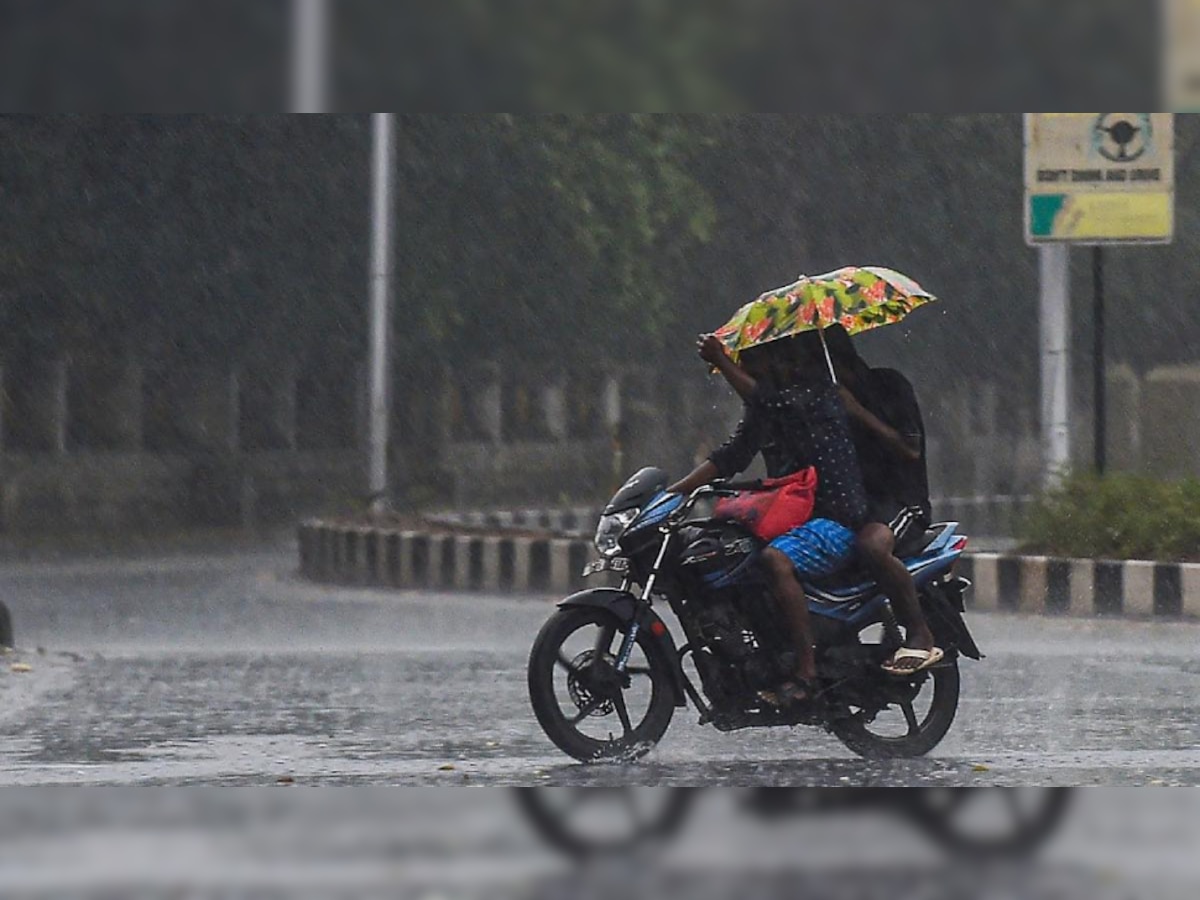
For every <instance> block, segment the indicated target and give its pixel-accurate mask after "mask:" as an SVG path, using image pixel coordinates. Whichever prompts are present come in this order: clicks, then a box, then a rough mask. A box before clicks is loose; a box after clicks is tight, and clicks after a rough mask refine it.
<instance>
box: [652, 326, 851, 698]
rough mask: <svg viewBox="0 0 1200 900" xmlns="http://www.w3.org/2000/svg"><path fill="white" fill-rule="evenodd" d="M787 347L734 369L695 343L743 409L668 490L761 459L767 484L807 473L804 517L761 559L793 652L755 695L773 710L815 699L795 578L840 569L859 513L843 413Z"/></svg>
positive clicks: (758, 352)
mask: <svg viewBox="0 0 1200 900" xmlns="http://www.w3.org/2000/svg"><path fill="white" fill-rule="evenodd" d="M785 344H787V345H789V346H784V345H785ZM794 344H795V339H790V340H787V341H777V342H774V343H772V344H767V345H765V346H762V347H755V348H753V349H751V350H747V351H745V352H744V353H743V354H742V365H741V366H739V365H738V364H737V363H735V362H734V361H733V360H732V359H731V358H730V357H729V355H728V354H727V353H726V351H725V348H724V346H723V345H722V344H721V342H720V341H718V340H717V339H716V338H715V337H713V336H711V335H709V336H707V337H705V338H702V339H701V341H700V344H699V347H698V349H699V353H700V357H701V359H703V360H704V361H705V362H707V363H709V364H710V365H712V366H714V367H716V368H717V370H718V371H720V372H721V374H722V375H724V376H725V378H726V380H727V381H729V383H730V385H731V386H732V387H733V388H734V390H735V391H737V393H738V394H739V395H740V396H741V397H742V399H743V401H744V402H745V412H744V415H743V418H742V420H741V422H740V423H739V424H738V427H737V430H736V431H735V432H734V434H733V435H732V436H731V437H730V438H729V440H727V441H726V442H725V443H724V444H723V445H722V446H721V447H719V448H718V449H717V450H715V451H714V452H713V453H712V454H711V455H710V456H709V458H708V459H707V460H705V461H704V462H703V463H701V464H700V465H699V466H698V467H697V468H696V469H695V470H694V471H693V472H692V473H691V474H690V475H688V476H687V477H686V478H684V479H683V480H682V481H679V482H678V483H676V484H674V485H672V486H671V487H670V488H668V490H669V491H670V492H672V493H681V494H690V493H691V492H692V491H694V490H695V489H696V488H698V487H700V486H702V485H705V484H708V483H709V482H711V481H713V480H715V479H717V478H729V477H730V476H732V475H734V474H736V473H738V472H741V471H743V470H744V469H746V468H747V467H748V466H749V465H750V463H751V461H752V460H753V459H754V457H755V456H756V455H757V454H758V453H760V452H761V453H762V455H763V461H764V462H765V464H766V468H767V475H768V477H770V478H781V477H784V476H787V475H791V474H793V473H795V472H798V471H800V470H802V469H806V468H809V467H813V468H815V469H816V471H817V480H818V485H817V494H816V500H815V506H814V510H813V518H812V519H810V520H809V521H808V522H805V523H798V524H797V527H795V528H793V529H792V530H791V531H789V532H787V533H786V534H784V535H782V536H781V537H778V538H776V539H775V540H773V541H772V542H771V543H770V546H768V547H767V549H766V550H764V551H763V555H762V560H763V564H764V566H765V568H766V570H767V574H768V576H769V579H770V582H771V590H772V593H773V594H774V596H775V599H776V601H777V602H778V603H779V604H780V606H781V609H782V611H783V613H784V617H785V619H786V621H787V624H788V627H789V630H790V632H791V637H792V640H793V642H794V644H795V647H796V652H797V663H796V671H795V678H794V680H792V681H788V682H785V683H784V684H783V685H781V686H780V688H779V690H778V692H777V693H776V694H775V695H768V696H764V697H763V699H764V700H765V701H766V702H768V703H771V702H774V703H776V704H777V705H791V704H794V703H800V702H804V701H806V700H811V699H814V698H815V697H816V688H815V681H816V677H817V666H816V657H815V655H814V652H813V639H812V629H811V626H810V623H809V612H808V598H807V597H806V596H805V593H804V588H803V587H802V585H801V582H800V579H801V578H823V577H827V576H829V575H832V574H834V573H835V572H837V571H838V570H839V569H841V568H843V567H844V566H845V565H846V564H847V562H849V560H850V559H851V557H852V556H853V553H854V547H855V535H856V532H857V531H858V530H859V528H861V527H862V525H863V523H864V522H865V521H866V518H867V511H868V509H867V498H866V494H865V492H864V490H863V486H862V475H861V474H860V472H859V469H858V459H857V456H856V455H855V452H854V445H853V443H852V441H851V438H850V427H849V423H848V421H847V418H846V411H845V407H844V406H843V405H842V402H841V400H840V398H839V396H838V393H837V389H836V388H835V386H834V385H833V384H832V383H831V382H830V380H829V378H828V377H827V376H826V377H825V378H821V377H819V376H818V377H814V372H813V370H812V367H811V366H810V367H809V369H808V370H807V371H801V372H799V373H798V372H797V367H796V365H795V359H794V358H793V351H794V349H795V348H794V346H792V345H794Z"/></svg>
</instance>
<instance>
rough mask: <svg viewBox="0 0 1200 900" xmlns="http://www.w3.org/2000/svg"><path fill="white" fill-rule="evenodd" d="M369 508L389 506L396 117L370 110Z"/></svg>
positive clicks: (378, 511) (376, 510)
mask: <svg viewBox="0 0 1200 900" xmlns="http://www.w3.org/2000/svg"><path fill="white" fill-rule="evenodd" d="M371 134H372V140H371V162H372V172H371V376H370V419H371V422H370V445H371V462H370V491H371V511H372V512H376V513H381V512H384V511H385V510H387V508H388V506H389V498H388V495H387V490H388V477H387V476H388V472H387V462H388V431H389V426H390V418H391V416H390V412H391V380H392V375H391V367H392V366H391V363H392V358H391V346H390V345H391V324H392V231H393V227H394V222H395V198H394V190H393V186H394V183H395V177H394V176H395V168H396V165H395V162H396V147H395V143H396V142H395V134H396V123H395V117H394V116H393V115H392V113H375V114H373V115H372V116H371Z"/></svg>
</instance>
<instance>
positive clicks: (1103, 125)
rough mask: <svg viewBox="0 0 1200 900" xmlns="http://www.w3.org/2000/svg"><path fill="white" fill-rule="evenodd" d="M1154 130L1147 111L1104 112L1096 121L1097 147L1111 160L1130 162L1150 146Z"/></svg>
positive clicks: (1101, 153)
mask: <svg viewBox="0 0 1200 900" xmlns="http://www.w3.org/2000/svg"><path fill="white" fill-rule="evenodd" d="M1152 137H1153V130H1152V128H1151V125H1150V117H1149V116H1148V115H1147V114H1146V113H1102V114H1101V116H1100V119H1099V120H1098V121H1097V122H1096V128H1095V140H1096V149H1097V150H1099V151H1100V155H1101V156H1103V157H1104V158H1105V159H1107V160H1109V161H1111V162H1117V163H1130V162H1134V161H1135V160H1137V159H1139V158H1141V156H1142V155H1143V154H1144V153H1145V152H1146V151H1147V150H1148V149H1149V148H1150V140H1151V138H1152Z"/></svg>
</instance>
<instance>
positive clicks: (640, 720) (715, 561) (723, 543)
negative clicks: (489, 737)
mask: <svg viewBox="0 0 1200 900" xmlns="http://www.w3.org/2000/svg"><path fill="white" fill-rule="evenodd" d="M667 484H668V481H667V475H666V473H665V472H663V471H662V470H661V469H654V468H647V469H643V470H642V471H640V472H639V473H638V474H637V475H635V476H634V477H633V478H631V479H630V480H629V481H628V482H627V483H626V484H625V485H624V486H623V487H622V488H621V489H620V490H619V491H618V492H617V494H616V495H615V496H614V497H613V499H612V500H611V501H610V503H609V504H608V506H607V507H606V508H605V510H604V513H603V516H602V517H601V520H600V523H599V528H598V529H597V532H596V541H595V543H596V549H597V550H598V551H599V554H600V558H599V559H598V560H596V561H595V562H592V563H590V564H589V565H588V566H587V567H586V569H585V570H584V574H585V575H587V576H594V575H599V574H601V573H614V574H612V575H611V576H610V577H611V578H613V579H614V581H615V580H616V579H619V580H620V584H619V586H616V587H605V588H596V589H592V590H586V591H583V592H581V593H578V594H575V595H573V596H571V597H568V598H566V599H565V600H563V601H562V602H561V603H560V604H559V606H558V609H557V611H556V612H555V613H554V614H553V615H552V616H551V617H550V619H549V620H548V621H547V622H546V624H545V625H544V626H543V627H542V629H541V631H540V633H539V634H538V636H537V639H536V640H535V641H534V645H533V648H532V651H531V653H530V658H529V669H528V679H529V693H530V699H531V702H532V704H533V709H534V712H535V714H536V715H537V719H538V722H539V724H540V725H541V727H542V729H543V730H544V731H545V733H546V735H547V736H548V737H549V738H550V739H551V740H552V741H553V742H554V743H555V745H557V746H558V747H559V749H561V750H562V751H563V752H564V753H566V754H568V755H569V756H572V757H574V758H575V759H578V760H580V761H583V762H599V761H604V760H621V759H624V760H633V759H637V758H639V757H641V756H643V755H645V754H646V753H648V752H649V751H650V750H651V749H653V748H654V747H655V746H656V745H657V744H658V742H659V741H660V740H661V739H662V737H663V735H664V734H665V733H666V731H667V728H668V727H669V726H670V724H671V719H672V718H673V716H674V714H675V711H676V710H677V709H683V708H685V707H686V706H687V705H688V703H689V702H690V703H691V704H692V706H694V707H695V709H696V710H698V711H699V713H700V723H701V724H702V725H706V724H708V725H712V726H714V727H715V728H717V729H718V730H719V731H722V732H731V731H736V730H739V729H744V728H757V727H779V726H782V727H793V726H797V725H809V726H815V727H819V728H824V729H825V730H826V731H828V732H830V733H832V734H834V735H836V736H837V737H838V738H839V739H840V740H841V741H842V742H843V743H844V744H845V745H846V746H847V747H849V748H850V749H851V750H853V751H854V752H855V753H858V754H859V755H861V756H864V757H867V758H874V759H880V758H911V757H919V756H923V755H925V754H927V753H929V752H930V751H931V750H933V748H934V747H936V746H937V745H938V744H939V743H940V742H941V740H942V739H943V738H944V737H945V736H946V733H947V732H948V731H949V730H950V726H951V725H952V724H953V722H954V716H955V713H956V712H957V709H958V698H959V671H958V661H959V659H960V658H961V657H964V656H965V657H967V658H969V659H975V660H978V659H982V654H981V653H980V651H979V648H978V646H976V644H975V641H974V639H973V638H972V637H971V633H970V631H969V630H968V628H967V625H966V623H965V621H964V619H963V613H964V604H963V594H964V591H965V590H966V589H967V588H968V587H969V582H967V581H966V580H965V579H962V578H958V577H956V576H955V575H954V571H953V568H954V563H955V561H956V560H957V559H958V558H959V557H960V556H961V555H962V553H963V550H964V549H965V548H966V544H967V538H966V536H964V535H961V534H959V533H958V526H957V524H956V523H945V524H940V525H936V526H934V527H933V528H932V529H930V530H929V531H928V532H926V533H925V534H924V535H918V538H919V540H918V541H916V542H915V544H914V545H913V546H911V547H908V548H898V553H900V554H901V555H902V558H903V559H904V560H905V564H906V565H907V567H908V570H909V571H910V572H911V573H912V576H913V579H914V581H915V582H916V585H917V589H918V592H919V595H920V600H921V605H922V608H923V610H924V612H925V615H926V618H927V619H928V620H929V625H930V628H931V629H932V630H933V633H934V636H935V637H936V639H937V642H938V646H940V647H942V648H943V649H944V650H945V651H946V656H945V658H944V659H943V660H942V661H941V662H940V663H938V664H937V665H936V666H934V667H932V668H930V669H927V670H925V671H923V672H919V673H917V674H914V675H912V676H910V677H900V676H896V675H890V674H887V673H885V672H884V671H883V670H882V669H881V666H882V665H883V663H884V662H885V661H887V660H888V659H889V658H890V657H891V656H892V655H893V654H894V653H895V652H896V650H897V649H899V648H900V646H901V645H902V642H903V638H902V634H901V630H900V628H899V625H898V623H897V621H896V617H895V615H894V613H893V611H892V607H891V603H890V601H889V600H888V599H887V598H886V597H885V596H884V595H883V594H882V593H881V592H880V590H879V588H878V586H877V585H875V584H874V583H873V582H872V581H871V580H870V579H868V578H867V577H865V575H864V573H862V572H855V571H848V572H845V573H843V574H841V575H839V576H837V577H835V578H834V579H833V580H830V581H828V582H822V583H815V584H806V585H805V589H806V592H807V594H808V596H809V599H810V607H811V610H812V613H813V615H812V622H813V630H814V636H815V640H816V644H817V667H818V676H819V677H818V681H819V686H820V691H819V693H818V695H817V696H816V697H814V698H813V699H812V700H811V701H809V702H806V703H801V704H795V705H793V706H789V707H786V708H783V709H779V708H777V707H776V706H773V705H771V704H769V703H766V702H764V700H763V699H762V698H761V697H760V694H761V693H762V692H764V691H769V690H771V689H772V688H774V687H775V686H777V685H778V684H779V683H780V682H781V681H783V680H785V679H786V678H787V677H788V676H789V675H790V673H791V672H792V671H794V668H795V655H794V651H793V649H792V647H791V645H790V642H789V640H788V637H787V635H788V631H787V629H786V627H785V626H784V623H783V620H782V616H781V614H780V612H779V610H778V609H777V606H776V603H775V601H774V599H773V598H772V597H771V595H770V593H769V591H768V589H767V582H766V580H765V575H764V573H763V572H762V567H761V566H759V564H758V559H759V555H760V554H761V552H762V549H763V543H762V542H761V541H760V540H759V539H758V538H756V537H755V536H754V535H753V534H751V533H750V532H749V531H746V530H745V529H744V528H742V527H741V526H739V525H737V524H736V523H733V522H729V521H724V520H721V519H718V518H716V517H714V512H715V509H716V504H717V501H718V500H719V499H720V498H721V497H724V496H730V495H732V494H734V493H736V492H737V491H738V490H739V489H745V487H746V486H740V487H739V486H737V485H733V484H727V483H725V484H723V483H720V482H718V483H716V484H714V485H708V486H705V487H702V488H699V489H698V490H696V491H695V492H694V493H692V494H691V495H690V496H687V497H684V496H681V495H678V494H668V493H666V491H665V488H666V485H667ZM663 601H665V602H666V604H667V605H668V606H669V608H670V610H671V612H672V613H673V614H674V616H675V618H676V620H677V621H678V623H679V627H680V628H681V629H682V632H683V638H684V642H683V645H682V646H679V645H678V644H677V641H676V638H675V636H674V635H673V634H672V631H671V629H670V628H669V627H668V626H667V624H666V623H665V622H664V621H663V619H662V618H660V616H659V615H658V614H657V613H656V612H655V609H654V604H655V603H656V602H663Z"/></svg>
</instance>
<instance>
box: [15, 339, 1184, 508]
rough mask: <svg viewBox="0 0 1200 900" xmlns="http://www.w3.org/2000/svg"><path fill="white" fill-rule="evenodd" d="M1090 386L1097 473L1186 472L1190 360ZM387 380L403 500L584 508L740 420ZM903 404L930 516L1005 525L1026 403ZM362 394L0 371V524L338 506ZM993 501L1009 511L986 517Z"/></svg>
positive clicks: (581, 381)
mask: <svg viewBox="0 0 1200 900" xmlns="http://www.w3.org/2000/svg"><path fill="white" fill-rule="evenodd" d="M1108 384H1109V425H1108V440H1109V459H1110V465H1111V466H1112V468H1113V470H1116V471H1139V472H1149V473H1152V474H1156V475H1162V476H1168V477H1174V476H1181V475H1200V455H1198V454H1197V453H1196V452H1195V448H1196V447H1197V445H1198V444H1200V367H1184V368H1172V369H1162V370H1156V371H1153V372H1150V373H1148V374H1147V375H1146V376H1144V377H1138V376H1137V375H1136V374H1135V373H1134V372H1132V371H1131V370H1129V369H1128V368H1124V367H1114V368H1113V369H1112V370H1111V371H1110V372H1109V381H1108ZM398 385H399V386H400V387H399V388H398V390H397V391H396V410H395V411H396V416H395V421H394V428H393V436H394V442H393V465H392V472H393V481H394V494H395V498H396V500H397V503H398V504H399V505H401V506H402V507H406V508H416V507H422V508H427V507H430V506H442V507H445V506H447V505H455V506H460V507H463V508H471V509H480V508H487V507H496V508H504V507H511V506H514V505H521V504H529V505H539V506H561V505H569V504H576V503H597V502H601V501H603V500H604V499H606V498H607V497H608V496H609V494H610V493H611V492H612V490H613V489H614V488H615V486H616V485H617V484H619V483H620V482H621V481H623V480H624V479H625V478H626V477H627V476H628V475H629V474H631V473H632V472H634V471H636V470H637V469H638V468H640V467H642V466H645V465H656V466H660V467H662V468H665V469H667V470H668V472H669V473H670V474H671V475H672V476H676V475H682V474H684V473H686V472H687V471H688V470H689V469H690V468H691V467H692V466H694V465H695V464H696V463H697V462H698V461H700V460H702V459H703V458H704V457H705V456H706V455H707V453H708V452H710V451H711V450H712V448H713V447H715V446H716V445H717V444H718V443H720V442H721V441H722V440H723V439H724V438H725V437H726V436H727V435H728V434H729V432H730V431H731V429H732V428H733V426H734V425H735V424H736V421H737V418H738V415H739V412H740V404H739V403H738V402H737V400H736V398H735V397H734V396H733V395H732V393H731V392H730V391H728V389H726V388H725V387H724V386H723V385H722V384H721V383H720V381H719V380H718V379H709V378H706V377H705V376H703V375H702V374H699V373H697V374H695V375H694V376H693V375H689V376H687V377H676V378H670V377H664V376H663V374H662V373H660V372H655V371H650V370H639V369H635V368H614V369H613V370H611V371H609V372H607V373H605V372H596V371H592V372H589V373H587V374H586V375H580V374H578V373H575V374H574V375H573V374H572V373H567V372H560V373H557V374H550V375H548V376H541V377H533V376H529V375H524V376H523V375H520V374H518V373H517V372H515V371H514V370H513V369H511V368H504V367H500V366H496V365H488V364H478V365H474V366H472V367H470V368H469V369H463V370H461V371H458V370H449V369H448V370H446V371H444V372H443V373H441V374H440V375H438V376H437V377H430V376H424V377H419V376H415V375H412V374H409V375H407V376H406V377H404V378H401V379H398ZM918 393H919V395H920V399H921V402H922V407H923V410H924V416H925V422H926V428H927V431H928V433H929V471H930V480H931V489H932V493H933V496H934V498H935V506H939V507H940V508H939V509H935V512H936V513H937V514H938V515H939V516H946V515H953V516H955V517H961V518H963V519H964V521H965V524H966V525H967V526H968V528H972V527H974V528H975V530H976V531H979V529H981V528H986V529H996V528H1003V529H1009V530H1011V528H1012V527H1013V526H1012V522H1014V521H1015V520H1016V518H1017V516H1016V515H1015V514H1014V515H1008V514H1005V515H1003V516H1001V515H992V514H990V513H989V514H988V515H986V516H985V515H984V514H983V513H982V512H981V513H980V514H979V515H978V516H976V514H975V513H974V512H972V510H984V509H988V510H995V509H999V508H1003V509H1006V510H1018V509H1019V508H1020V500H1019V498H1024V497H1028V496H1029V495H1031V494H1033V493H1036V491H1037V489H1038V486H1039V478H1040V471H1041V452H1040V445H1039V440H1038V434H1037V411H1036V410H1035V409H1032V408H1030V407H1029V406H1028V405H1023V404H1021V403H1020V402H1017V401H1016V400H1014V398H1011V397H1007V396H1005V395H1004V394H1003V392H1001V391H1000V390H998V389H997V388H996V387H995V386H994V385H991V384H987V383H959V384H953V385H948V386H945V387H943V388H942V389H940V390H939V391H937V392H936V393H934V392H930V391H928V390H923V389H921V387H920V386H918ZM362 394H363V377H362V372H361V371H360V370H359V369H355V368H351V369H350V370H348V371H345V372H330V371H327V370H320V371H306V370H303V369H301V368H298V367H297V368H294V369H290V370H287V371H275V370H267V369H265V368H262V367H256V366H254V365H247V366H241V367H236V368H227V369H222V368H217V367H196V368H190V369H175V370H170V371H159V370H150V369H145V368H143V367H141V366H139V365H137V364H136V363H133V362H116V363H112V362H107V363H105V364H103V365H91V364H88V363H86V362H83V361H72V360H68V359H59V360H47V361H42V362H39V363H37V364H36V365H27V366H24V367H18V366H16V365H15V364H13V363H12V362H11V361H7V362H5V363H4V364H2V365H0V528H2V529H7V530H10V531H11V530H14V529H32V530H37V529H52V528H59V527H89V523H92V524H94V525H101V526H109V525H112V526H114V527H115V526H117V525H121V524H130V523H134V524H136V523H139V522H142V523H151V524H152V523H155V522H167V523H176V522H178V523H187V522H206V523H213V524H218V523H228V524H234V523H240V522H247V523H248V522H252V521H257V520H262V519H267V520H271V519H278V520H280V521H283V520H286V519H287V518H289V517H295V516H298V515H302V514H304V513H307V512H318V511H321V510H322V509H328V508H331V507H338V506H340V507H341V508H343V509H346V508H354V507H355V506H356V505H358V504H359V503H360V502H361V501H362V500H363V495H364V494H365V487H364V485H363V480H364V476H363V471H364V468H365V455H364V452H363V434H364V412H363V409H364V403H363V398H362ZM1086 399H1087V398H1086V397H1084V398H1077V409H1076V416H1075V421H1074V427H1073V432H1074V437H1075V450H1076V460H1077V463H1078V464H1080V465H1087V464H1088V461H1090V459H1091V433H1092V432H1091V428H1092V426H1091V411H1090V409H1089V408H1088V407H1087V403H1086ZM997 497H1000V498H1009V499H1005V500H1004V501H1003V502H1002V503H1001V504H1000V505H999V506H997V504H996V502H995V498H997ZM1012 498H1018V499H1016V500H1013V499H1012ZM939 500H940V501H944V502H941V503H939ZM972 517H975V518H977V519H978V522H976V523H972V521H971V519H972Z"/></svg>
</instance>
